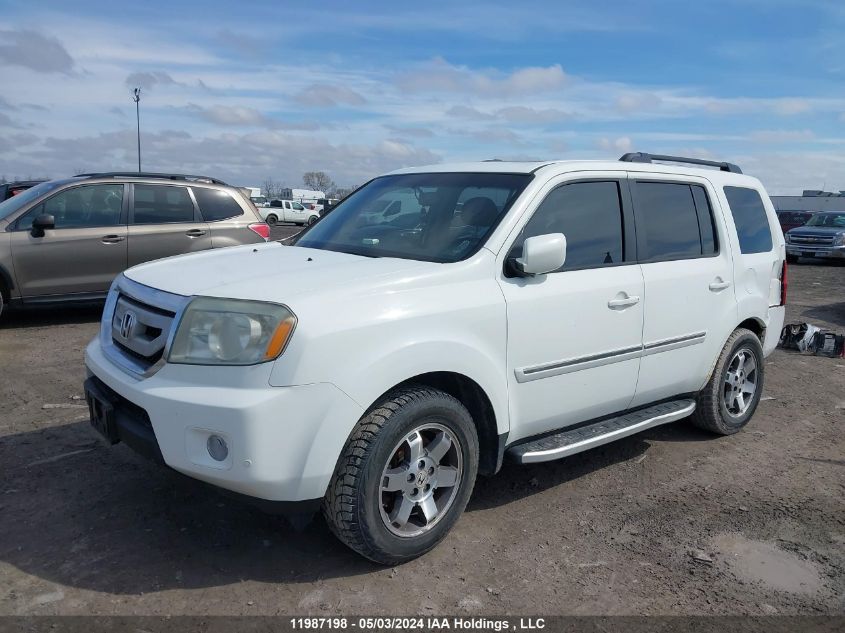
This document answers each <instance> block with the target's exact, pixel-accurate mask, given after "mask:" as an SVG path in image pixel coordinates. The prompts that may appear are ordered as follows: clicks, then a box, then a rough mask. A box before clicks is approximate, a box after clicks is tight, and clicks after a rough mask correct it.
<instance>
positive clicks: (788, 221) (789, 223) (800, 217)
mask: <svg viewBox="0 0 845 633" xmlns="http://www.w3.org/2000/svg"><path fill="white" fill-rule="evenodd" d="M777 214H778V222H780V228H781V231H783V234H784V235H786V232H787V231H789V230H790V229H794V228H795V227H798V226H804V225H805V224H806V223H807V220H809V219H810V218H811V217H813V212H812V211H778V212H777Z"/></svg>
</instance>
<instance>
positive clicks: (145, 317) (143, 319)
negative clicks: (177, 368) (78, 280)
mask: <svg viewBox="0 0 845 633" xmlns="http://www.w3.org/2000/svg"><path fill="white" fill-rule="evenodd" d="M175 316H176V314H175V313H174V312H170V311H168V310H161V309H159V308H156V307H154V306H149V305H146V304H143V303H141V302H140V301H136V300H134V299H132V298H131V297H128V296H126V295H123V294H121V295H118V298H117V303H116V304H115V307H114V316H113V317H112V325H111V332H112V341H114V343H115V345H117V346H118V347H120V348H122V349H123V350H124V351H127V352H129V353H131V354H132V355H134V356H135V357H136V358H137V359H139V360H140V361H142V362H147V363H148V364H149V365H153V364H154V363H156V362H157V361H158V360H159V359H161V357H162V356H163V354H164V346H165V345H166V344H167V337H168V336H169V335H170V328H171V327H172V326H173V319H174V317H175Z"/></svg>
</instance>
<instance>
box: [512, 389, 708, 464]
mask: <svg viewBox="0 0 845 633" xmlns="http://www.w3.org/2000/svg"><path fill="white" fill-rule="evenodd" d="M693 411H695V400H691V399H684V400H673V401H672V402H663V403H661V404H656V405H653V406H651V407H647V408H645V409H640V410H639V411H634V412H632V413H626V414H625V415H620V416H618V417H615V418H609V419H607V420H601V421H600V422H595V423H593V424H588V425H586V426H579V427H578V428H575V429H570V430H563V431H561V432H560V433H555V434H553V435H546V436H545V437H541V438H539V439H536V440H530V441H528V442H525V443H523V444H517V445H515V446H512V447H510V448H509V449H508V450H507V454H508V457H510V458H512V459H513V460H514V461H516V462H517V463H520V464H533V463H535V462H548V461H551V460H554V459H560V458H561V457H567V456H569V455H574V454H575V453H580V452H581V451H586V450H589V449H591V448H594V447H596V446H601V445H602V444H607V443H608V442H612V441H614V440H618V439H620V438H623V437H627V436H629V435H634V434H635V433H639V432H640V431H645V430H646V429H650V428H652V427H655V426H660V425H661V424H668V423H669V422H674V421H675V420H680V419H681V418H685V417H687V416H688V415H690V414H691V413H692V412H693Z"/></svg>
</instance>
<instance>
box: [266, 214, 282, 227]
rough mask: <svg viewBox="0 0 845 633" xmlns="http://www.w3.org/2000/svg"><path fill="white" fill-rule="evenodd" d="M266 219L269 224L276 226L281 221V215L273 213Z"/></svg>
mask: <svg viewBox="0 0 845 633" xmlns="http://www.w3.org/2000/svg"><path fill="white" fill-rule="evenodd" d="M264 221H265V222H267V224H269V225H270V226H276V224H277V223H278V221H279V217H278V216H277V215H275V214H273V213H271V214H269V215H268V216H267V218H266V219H265V220H264Z"/></svg>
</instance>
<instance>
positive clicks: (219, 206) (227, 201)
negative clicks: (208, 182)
mask: <svg viewBox="0 0 845 633" xmlns="http://www.w3.org/2000/svg"><path fill="white" fill-rule="evenodd" d="M193 190H194V197H195V198H196V199H197V204H198V205H199V207H200V213H201V214H202V217H203V219H204V220H205V221H206V222H216V221H218V220H226V219H227V218H234V217H236V216H239V215H243V212H244V211H243V209H241V205H239V204H238V203H237V201H236V200H235V199H234V198H233V197H232V196H231V195H229V192H228V191H221V190H220V189H206V188H205V187H193Z"/></svg>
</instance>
